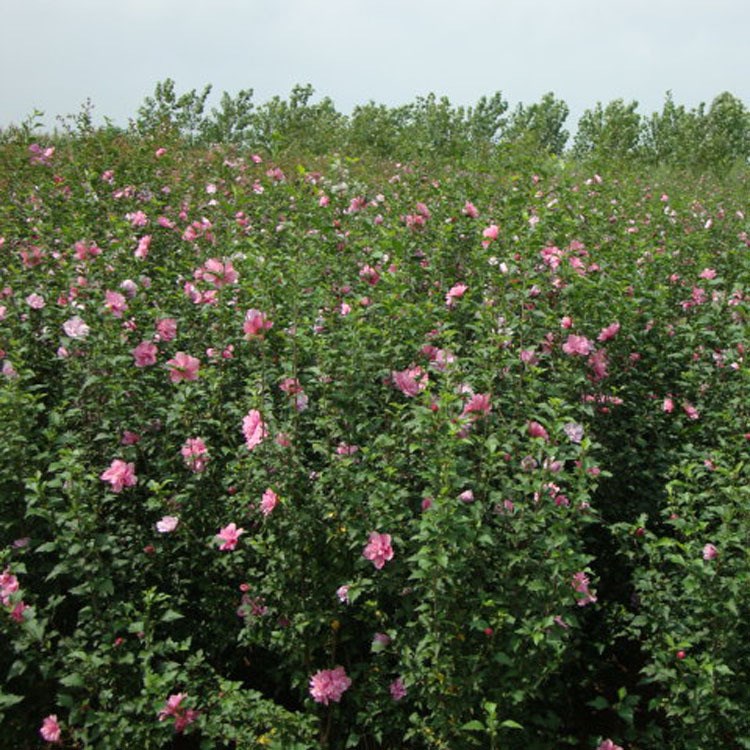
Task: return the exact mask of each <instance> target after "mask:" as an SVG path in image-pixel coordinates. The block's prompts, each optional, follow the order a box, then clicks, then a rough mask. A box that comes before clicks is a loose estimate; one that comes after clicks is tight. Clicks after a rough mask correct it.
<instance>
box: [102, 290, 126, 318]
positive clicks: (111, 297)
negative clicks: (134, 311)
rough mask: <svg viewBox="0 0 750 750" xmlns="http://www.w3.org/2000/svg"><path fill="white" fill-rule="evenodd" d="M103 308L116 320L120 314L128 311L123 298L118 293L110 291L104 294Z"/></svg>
mask: <svg viewBox="0 0 750 750" xmlns="http://www.w3.org/2000/svg"><path fill="white" fill-rule="evenodd" d="M104 306H105V307H106V308H107V310H109V311H110V312H111V313H112V315H114V316H115V317H116V318H121V317H122V314H123V313H124V312H125V311H126V310H127V309H128V303H127V302H126V301H125V297H124V296H123V295H122V294H120V292H113V291H112V290H111V289H107V290H106V291H105V292H104Z"/></svg>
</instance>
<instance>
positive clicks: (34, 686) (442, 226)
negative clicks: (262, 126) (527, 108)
mask: <svg viewBox="0 0 750 750" xmlns="http://www.w3.org/2000/svg"><path fill="white" fill-rule="evenodd" d="M162 93H164V92H162ZM167 93H168V92H167ZM309 93H310V92H308V93H307V94H306V93H305V91H300V92H298V98H300V101H299V102H298V103H297V105H296V106H286V107H285V106H282V104H281V103H279V102H277V105H278V106H277V105H274V107H271V108H269V109H268V111H267V113H266V114H267V116H268V117H271V116H274V117H276V116H278V117H282V116H283V117H284V118H287V119H289V120H290V121H291V120H293V119H294V118H296V117H298V115H299V114H300V110H304V109H306V108H308V105H307V98H306V96H309ZM165 95H166V94H165ZM187 105H189V107H190V108H191V111H193V110H194V111H195V112H196V113H198V109H201V110H202V106H203V99H202V98H201V97H197V98H191V99H190V100H189V101H186V102H185V106H187ZM423 105H424V107H425V108H430V107H437V108H438V110H439V109H440V107H441V106H442V105H441V104H440V103H439V102H436V101H434V100H426V101H425V102H423ZM174 106H176V107H177V108H178V109H179V108H180V105H179V100H178V99H175V101H174ZM446 106H447V105H446ZM487 106H488V107H489V104H487ZM272 110H273V111H272ZM324 110H325V111H328V113H329V114H330V109H329V108H328V107H327V105H326V106H323V105H321V109H320V112H324ZM316 111H317V110H316ZM441 111H442V110H441ZM383 114H385V113H383ZM475 114H476V113H475ZM485 114H486V113H485ZM499 114H501V113H499ZM526 114H528V113H526ZM538 114H539V113H536V114H535V115H534V116H537V115H538ZM198 115H200V113H198ZM321 116H322V115H321ZM326 116H327V115H326ZM290 118H291V119H290ZM335 119H336V118H333V117H332V118H330V122H332V123H333V122H334V121H335ZM539 121H540V122H541V121H542V120H539ZM195 122H198V125H197V126H195V127H193V126H194V125H195V123H194V122H193V121H191V123H192V124H191V128H192V129H196V128H197V132H200V120H199V119H198V120H196V121H195ZM300 122H302V120H300ZM152 125H153V124H152ZM314 125H315V123H314V122H313V123H312V124H311V127H314ZM84 130H86V128H84ZM271 130H273V128H271ZM300 132H301V131H300ZM159 134H160V135H159ZM157 135H158V138H157V137H156V136H157ZM22 136H23V134H22V133H17V134H16V136H14V137H9V138H8V139H7V140H6V143H5V144H4V145H3V146H2V148H3V156H4V157H5V163H6V164H8V165H9V167H10V168H9V169H7V170H6V171H4V172H3V173H2V174H0V183H2V185H3V188H4V195H6V196H7V198H6V199H5V202H4V203H3V204H2V207H1V208H0V237H1V238H2V239H1V240H0V253H2V256H0V257H1V258H2V261H1V265H2V272H3V289H2V292H1V293H0V295H1V296H2V299H1V300H0V336H1V337H2V338H1V339H0V349H1V350H2V362H3V365H2V373H3V374H2V380H1V381H0V386H1V387H2V388H1V390H0V409H2V413H1V417H2V418H1V419H0V438H1V439H0V455H2V463H0V489H1V492H0V503H2V513H0V519H2V520H1V521H0V533H1V534H2V552H1V553H0V554H1V555H2V564H1V566H0V569H2V571H4V572H3V575H2V578H0V586H2V589H1V592H2V604H3V612H2V613H1V614H2V615H3V617H2V620H1V621H2V628H3V631H4V634H5V639H4V646H3V648H2V650H0V669H1V670H2V673H3V674H4V675H5V676H6V679H5V687H4V692H3V694H2V696H0V710H2V711H3V733H2V736H3V737H8V738H12V740H11V744H10V745H9V746H12V747H24V746H29V747H31V746H34V743H35V742H38V741H39V733H40V728H43V731H42V736H43V737H45V738H46V739H47V740H55V739H56V738H57V736H58V730H59V737H60V741H61V742H62V743H63V745H64V746H68V747H96V748H159V747H169V746H174V747H199V746H200V747H206V748H208V747H238V748H239V747H254V746H266V747H277V748H292V747H299V748H307V747H317V746H320V745H324V746H329V747H361V748H379V747H382V748H386V747H393V748H395V747H415V748H417V747H430V748H456V747H472V746H476V747H487V746H490V747H510V748H514V747H518V748H521V747H523V748H540V749H541V748H549V747H553V746H554V747H591V748H594V747H597V745H600V744H601V746H602V747H607V746H608V745H607V743H606V742H605V740H606V739H608V738H609V739H611V740H612V741H613V742H617V743H619V744H620V745H621V746H625V747H631V746H632V747H644V748H645V747H674V748H685V747H695V748H699V747H705V746H708V744H709V743H711V744H716V743H717V742H719V743H723V744H727V745H729V744H742V743H743V742H744V743H746V737H747V726H746V723H747V722H746V718H745V717H746V711H745V708H746V706H747V694H746V692H747V691H746V690H745V689H744V688H743V685H744V682H743V680H742V678H741V675H742V674H743V673H744V672H745V671H746V670H747V666H748V665H747V664H746V658H745V656H744V650H743V641H744V635H745V634H744V630H743V628H744V625H743V623H744V617H743V615H744V613H745V612H746V611H747V608H748V600H747V594H746V589H747V585H746V584H747V575H748V574H747V570H748V558H747V554H748V553H747V549H746V548H747V508H746V505H747V501H748V493H747V491H746V490H745V489H744V488H745V485H746V484H747V476H746V475H747V470H746V467H745V457H746V454H747V446H748V430H750V426H749V423H748V415H747V392H748V389H747V385H748V380H747V378H748V375H747V373H748V371H747V365H746V362H745V354H746V351H745V346H746V344H745V341H744V339H745V336H744V332H745V331H746V328H747V311H748V308H747V305H748V302H747V291H746V289H747V281H748V273H749V272H750V266H749V265H748V260H747V246H748V237H747V230H748V227H747V220H746V218H745V215H744V213H742V211H743V210H744V208H745V206H746V205H747V183H746V180H745V179H744V178H743V176H742V174H741V173H739V176H737V175H735V177H734V179H733V180H732V181H729V180H726V181H724V182H718V181H709V180H704V181H702V182H699V183H686V182H685V181H683V180H680V179H678V178H675V177H673V176H672V177H670V176H667V177H663V178H661V180H660V181H659V182H658V183H657V182H653V183H652V182H643V181H642V177H639V175H638V174H637V173H635V172H634V173H633V174H631V175H628V174H626V173H624V172H622V171H619V170H618V172H617V173H616V174H614V173H608V172H607V171H606V170H605V171H604V172H603V173H602V174H601V175H599V174H593V173H591V172H588V171H586V172H583V173H581V171H579V168H577V167H576V165H575V164H573V163H570V162H568V163H565V164H564V163H563V162H562V161H560V160H557V159H553V158H550V159H541V158H538V156H536V152H535V151H525V150H524V149H525V148H527V147H528V144H526V146H524V145H519V146H518V151H517V152H516V153H515V154H513V155H509V154H508V153H507V152H503V151H502V150H499V151H498V152H497V154H496V155H495V156H494V157H493V158H496V159H497V162H495V163H496V164H500V163H504V164H506V168H505V169H504V170H499V169H497V170H491V169H483V170H471V171H469V170H466V169H464V168H463V167H462V168H459V167H456V166H453V165H452V164H451V165H444V166H436V165H435V164H432V165H431V166H430V167H429V168H423V167H419V166H417V165H416V164H410V165H404V164H400V165H394V164H392V163H390V162H388V161H383V160H380V161H377V162H374V161H370V160H368V159H363V160H362V161H357V160H355V159H345V158H341V157H337V158H336V159H335V160H334V161H332V162H329V161H328V160H327V159H322V158H321V159H313V158H312V157H307V158H305V159H304V160H302V163H298V161H297V160H296V159H293V158H292V157H291V155H290V152H288V151H287V152H285V153H286V156H282V157H281V158H280V159H278V160H274V161H271V160H270V159H269V158H268V157H267V156H266V157H265V158H261V157H260V156H257V155H256V154H253V153H252V152H251V151H247V150H244V149H242V148H239V147H234V148H233V147H229V146H226V147H217V146H214V147H212V148H208V149H206V148H200V147H199V146H196V145H195V144H190V145H188V144H186V143H185V141H183V140H181V139H179V138H177V137H176V135H175V133H174V132H173V131H160V130H159V127H157V126H154V127H152V126H151V125H149V127H147V128H146V129H145V131H144V133H143V134H141V135H137V136H136V135H134V134H132V133H131V134H126V133H119V132H116V131H113V130H112V129H106V130H102V131H96V130H92V129H88V132H84V133H78V135H75V136H73V135H71V136H70V137H69V138H68V139H65V140H61V141H60V142H58V143H56V146H55V148H54V149H53V148H52V146H51V145H49V144H47V143H46V142H45V143H41V144H34V143H33V142H31V141H30V140H29V139H28V138H24V137H22ZM271 140H273V139H271ZM294 144H295V145H297V146H298V145H299V144H298V143H297V142H296V141H294ZM287 145H288V144H287ZM268 146H269V147H271V146H272V144H271V143H269V144H268ZM531 163H536V164H537V165H538V169H537V170H535V171H531V170H530V169H529V170H528V171H526V165H527V164H531ZM519 168H523V171H519ZM678 678H679V679H678ZM45 717H46V719H45ZM52 717H54V718H52ZM43 722H44V724H43ZM612 746H613V745H612V744H610V745H609V747H612Z"/></svg>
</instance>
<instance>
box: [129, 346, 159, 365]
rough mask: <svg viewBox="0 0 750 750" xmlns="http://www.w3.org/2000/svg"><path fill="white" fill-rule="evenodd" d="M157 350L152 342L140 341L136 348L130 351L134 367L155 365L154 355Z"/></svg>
mask: <svg viewBox="0 0 750 750" xmlns="http://www.w3.org/2000/svg"><path fill="white" fill-rule="evenodd" d="M158 353H159V350H158V349H157V348H156V344H154V342H153V341H141V343H140V344H138V346H136V347H135V349H133V350H132V351H131V354H132V355H133V359H134V360H135V366H136V367H148V366H150V365H155V364H156V355H157V354H158Z"/></svg>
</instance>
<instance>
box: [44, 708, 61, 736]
mask: <svg viewBox="0 0 750 750" xmlns="http://www.w3.org/2000/svg"><path fill="white" fill-rule="evenodd" d="M39 734H40V735H41V736H42V739H43V740H44V741H45V742H59V741H60V735H61V729H60V724H59V723H58V721H57V714H50V715H49V716H46V717H45V718H44V720H43V721H42V726H41V728H40V730H39Z"/></svg>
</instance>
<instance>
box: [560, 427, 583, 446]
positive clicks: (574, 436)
mask: <svg viewBox="0 0 750 750" xmlns="http://www.w3.org/2000/svg"><path fill="white" fill-rule="evenodd" d="M563 432H565V434H566V435H567V436H568V440H570V442H571V443H580V442H581V440H583V425H581V424H578V423H576V422H568V423H566V425H565V426H564V427H563Z"/></svg>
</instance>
